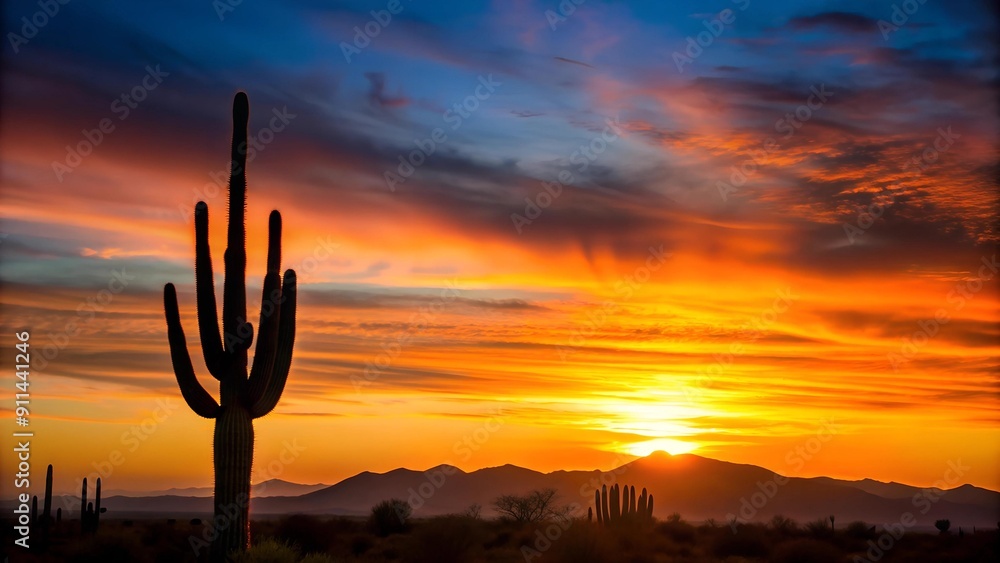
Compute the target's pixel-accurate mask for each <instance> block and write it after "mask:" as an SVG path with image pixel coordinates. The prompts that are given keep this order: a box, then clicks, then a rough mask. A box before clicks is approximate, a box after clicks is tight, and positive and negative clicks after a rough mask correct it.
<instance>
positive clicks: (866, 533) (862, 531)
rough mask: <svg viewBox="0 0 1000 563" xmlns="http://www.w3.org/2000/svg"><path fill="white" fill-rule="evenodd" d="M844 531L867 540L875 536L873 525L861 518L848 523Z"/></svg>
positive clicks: (856, 537)
mask: <svg viewBox="0 0 1000 563" xmlns="http://www.w3.org/2000/svg"><path fill="white" fill-rule="evenodd" d="M844 531H845V532H846V533H847V535H848V537H851V538H854V539H858V540H866V539H870V538H873V537H874V536H875V532H874V531H872V527H871V526H869V525H868V524H866V523H865V522H862V521H860V520H855V521H854V522H851V523H850V524H848V525H847V528H845V530H844Z"/></svg>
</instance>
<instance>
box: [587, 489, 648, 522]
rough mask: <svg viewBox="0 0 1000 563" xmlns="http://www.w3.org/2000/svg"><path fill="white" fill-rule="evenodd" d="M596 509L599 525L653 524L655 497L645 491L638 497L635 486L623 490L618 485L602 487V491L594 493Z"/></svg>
mask: <svg viewBox="0 0 1000 563" xmlns="http://www.w3.org/2000/svg"><path fill="white" fill-rule="evenodd" d="M594 507H595V508H596V509H597V523H598V524H604V525H606V526H613V525H616V524H618V523H625V522H632V523H643V522H651V521H652V519H653V495H650V494H648V493H647V492H646V489H643V490H642V493H641V494H640V495H639V496H638V497H636V494H635V486H628V485H626V486H625V488H624V489H622V488H621V487H620V486H619V485H618V484H617V483H616V484H614V485H612V486H611V487H610V488H609V487H608V486H607V485H602V486H601V490H600V491H596V490H595V491H594Z"/></svg>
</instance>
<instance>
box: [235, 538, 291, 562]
mask: <svg viewBox="0 0 1000 563" xmlns="http://www.w3.org/2000/svg"><path fill="white" fill-rule="evenodd" d="M299 559H301V557H300V556H299V551H298V550H297V549H295V547H294V546H292V545H291V544H289V543H287V542H283V541H278V540H276V539H273V538H267V539H265V540H263V541H261V542H259V543H255V544H253V545H252V546H250V549H248V550H247V551H246V552H244V553H240V554H239V555H237V556H236V557H235V558H234V559H233V561H234V563H298V562H299Z"/></svg>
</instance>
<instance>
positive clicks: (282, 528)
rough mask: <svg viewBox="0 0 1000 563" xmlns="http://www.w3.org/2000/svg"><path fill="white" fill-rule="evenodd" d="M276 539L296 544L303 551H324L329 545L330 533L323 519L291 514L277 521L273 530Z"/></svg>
mask: <svg viewBox="0 0 1000 563" xmlns="http://www.w3.org/2000/svg"><path fill="white" fill-rule="evenodd" d="M274 535H275V537H276V538H278V539H283V540H286V541H288V542H289V543H291V544H293V545H295V546H297V547H298V548H299V549H300V550H302V551H303V552H305V553H308V552H311V551H326V550H327V549H329V547H330V540H331V538H332V535H331V534H330V532H329V530H328V527H327V526H326V525H325V523H324V522H323V520H321V519H319V518H318V517H316V516H309V515H307V514H293V515H291V516H287V517H285V518H282V519H281V520H279V521H278V525H277V527H276V528H275V530H274Z"/></svg>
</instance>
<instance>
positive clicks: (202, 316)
mask: <svg viewBox="0 0 1000 563" xmlns="http://www.w3.org/2000/svg"><path fill="white" fill-rule="evenodd" d="M194 238H195V262H194V275H195V289H196V290H197V294H198V332H199V333H200V335H201V351H202V353H203V354H204V356H205V365H207V366H208V372H209V373H211V374H212V376H213V377H215V378H216V379H218V380H219V381H222V377H223V374H224V373H225V369H226V355H225V352H224V351H223V348H222V337H221V336H220V335H219V310H218V308H217V307H216V304H215V277H214V274H213V273H212V252H211V249H210V248H209V245H208V206H207V205H205V202H204V201H199V202H198V204H197V205H195V206H194Z"/></svg>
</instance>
